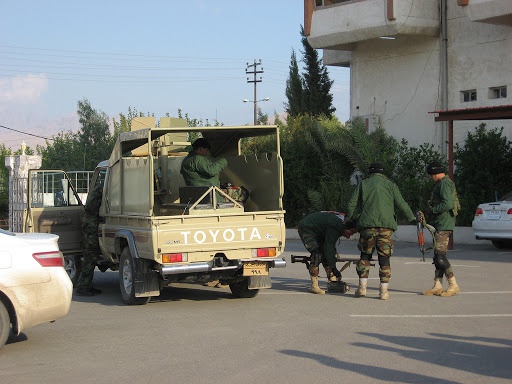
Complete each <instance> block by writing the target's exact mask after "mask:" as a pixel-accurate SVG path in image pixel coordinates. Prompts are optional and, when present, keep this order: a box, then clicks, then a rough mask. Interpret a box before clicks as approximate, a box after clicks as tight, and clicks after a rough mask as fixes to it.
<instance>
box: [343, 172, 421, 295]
mask: <svg viewBox="0 0 512 384" xmlns="http://www.w3.org/2000/svg"><path fill="white" fill-rule="evenodd" d="M368 173H369V175H368V177H366V178H365V179H363V180H362V181H361V182H360V183H359V184H358V186H357V187H356V189H355V190H354V192H353V194H352V196H351V197H350V200H349V203H348V209H347V218H346V219H347V220H348V221H352V220H355V221H356V222H357V228H358V230H359V244H358V248H359V250H360V251H361V256H360V260H359V263H358V264H357V267H356V270H357V274H358V275H359V288H358V289H357V290H356V292H355V296H356V297H364V296H366V288H367V285H368V276H369V274H370V261H371V259H372V254H373V252H374V251H375V249H377V255H378V258H379V277H380V298H381V300H387V299H388V298H389V292H388V285H389V279H390V277H391V262H390V258H391V256H392V255H393V239H392V238H391V236H392V235H393V233H394V232H395V231H396V229H397V222H396V216H395V211H396V209H397V208H398V209H399V210H401V211H402V212H403V213H404V214H405V216H406V217H407V219H408V220H410V221H415V217H414V214H413V212H412V210H411V208H410V207H409V205H408V204H407V203H406V201H405V200H404V199H403V197H402V194H401V193H400V191H399V189H398V187H397V186H396V184H395V183H393V182H392V181H391V180H389V179H388V178H387V177H386V176H385V175H384V166H383V165H382V164H380V163H373V164H371V165H370V167H369V169H368Z"/></svg>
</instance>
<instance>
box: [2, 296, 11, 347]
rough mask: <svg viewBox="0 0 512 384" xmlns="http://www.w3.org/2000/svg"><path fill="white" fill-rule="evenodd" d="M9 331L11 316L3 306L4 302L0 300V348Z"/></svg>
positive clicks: (5, 340)
mask: <svg viewBox="0 0 512 384" xmlns="http://www.w3.org/2000/svg"><path fill="white" fill-rule="evenodd" d="M10 333H11V318H10V317H9V312H8V311H7V308H5V305H4V303H2V302H1V301H0V349H2V347H3V346H4V345H5V343H6V342H7V339H8V338H9V335H10Z"/></svg>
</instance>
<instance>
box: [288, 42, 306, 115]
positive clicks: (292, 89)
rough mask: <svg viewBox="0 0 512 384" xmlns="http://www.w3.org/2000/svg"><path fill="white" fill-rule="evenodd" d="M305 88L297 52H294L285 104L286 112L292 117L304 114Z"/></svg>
mask: <svg viewBox="0 0 512 384" xmlns="http://www.w3.org/2000/svg"><path fill="white" fill-rule="evenodd" d="M303 93H304V90H303V87H302V77H301V75H300V73H299V65H298V64H297V57H296V56H295V51H294V50H292V58H291V63H290V74H289V77H288V79H287V80H286V98H287V99H288V102H287V103H284V107H285V111H286V112H288V114H289V115H290V116H292V117H294V116H298V115H300V114H302V113H304V110H303V107H302V106H303V100H302V99H303V96H304V95H303Z"/></svg>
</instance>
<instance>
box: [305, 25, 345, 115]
mask: <svg viewBox="0 0 512 384" xmlns="http://www.w3.org/2000/svg"><path fill="white" fill-rule="evenodd" d="M300 34H301V36H302V46H303V48H304V51H303V52H302V54H303V56H304V58H303V61H304V64H305V67H304V74H303V85H304V95H303V103H304V104H305V107H304V109H305V110H306V112H307V113H309V114H310V115H312V116H331V115H332V114H333V113H334V111H336V108H334V107H333V105H332V95H331V93H330V92H331V87H332V83H333V81H332V80H330V79H329V73H328V71H327V67H326V66H325V65H323V64H322V61H321V59H320V58H319V57H318V51H317V50H316V49H313V47H312V46H311V45H310V44H309V42H308V38H307V36H306V35H305V34H304V28H303V27H302V26H301V30H300Z"/></svg>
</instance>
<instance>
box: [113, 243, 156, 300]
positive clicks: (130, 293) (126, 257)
mask: <svg viewBox="0 0 512 384" xmlns="http://www.w3.org/2000/svg"><path fill="white" fill-rule="evenodd" d="M134 275H135V268H134V263H133V258H132V254H131V253H130V248H129V247H125V248H124V249H123V252H121V259H120V263H119V288H120V289H121V296H122V298H123V302H124V303H125V304H128V305H144V304H147V303H148V301H149V299H150V297H135V284H134V283H133V277H134Z"/></svg>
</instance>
